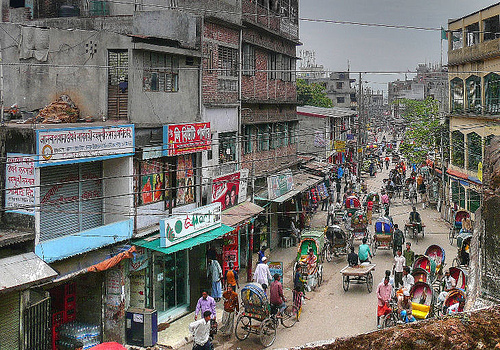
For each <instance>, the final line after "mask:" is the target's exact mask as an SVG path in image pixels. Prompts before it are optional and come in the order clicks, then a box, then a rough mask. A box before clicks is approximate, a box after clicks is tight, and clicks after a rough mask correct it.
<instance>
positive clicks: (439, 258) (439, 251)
mask: <svg viewBox="0 0 500 350" xmlns="http://www.w3.org/2000/svg"><path fill="white" fill-rule="evenodd" d="M424 255H426V256H428V257H429V258H431V259H432V260H434V262H435V263H436V274H437V275H441V274H443V269H444V265H445V260H446V254H445V251H444V249H443V248H441V247H440V246H438V245H437V244H433V245H431V246H429V247H428V248H427V249H426V251H425V253H424Z"/></svg>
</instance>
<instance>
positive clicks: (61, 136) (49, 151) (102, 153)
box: [36, 125, 135, 166]
mask: <svg viewBox="0 0 500 350" xmlns="http://www.w3.org/2000/svg"><path fill="white" fill-rule="evenodd" d="M134 140H135V135H134V126H133V125H118V126H95V127H87V128H67V129H49V130H37V132H36V154H37V155H38V161H37V162H36V165H37V166H49V165H58V164H65V163H75V162H78V161H79V160H80V159H85V160H103V159H109V158H116V157H124V156H128V155H133V154H134V151H135V143H134Z"/></svg>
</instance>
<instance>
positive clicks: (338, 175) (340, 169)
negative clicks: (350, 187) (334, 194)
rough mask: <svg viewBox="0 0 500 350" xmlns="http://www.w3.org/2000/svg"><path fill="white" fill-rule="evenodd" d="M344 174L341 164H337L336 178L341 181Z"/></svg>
mask: <svg viewBox="0 0 500 350" xmlns="http://www.w3.org/2000/svg"><path fill="white" fill-rule="evenodd" d="M343 175H344V169H343V168H342V165H339V168H338V169H337V178H338V180H339V182H340V181H342V176H343Z"/></svg>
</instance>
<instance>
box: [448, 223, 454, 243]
mask: <svg viewBox="0 0 500 350" xmlns="http://www.w3.org/2000/svg"><path fill="white" fill-rule="evenodd" d="M454 236H455V232H454V230H453V227H452V228H450V233H448V239H449V240H450V245H453V240H454V239H455V237H454Z"/></svg>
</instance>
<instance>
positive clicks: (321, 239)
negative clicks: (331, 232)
mask: <svg viewBox="0 0 500 350" xmlns="http://www.w3.org/2000/svg"><path fill="white" fill-rule="evenodd" d="M301 237H302V240H301V241H300V243H299V246H298V248H297V259H296V261H295V264H294V265H293V276H295V272H296V271H297V269H300V274H301V275H302V278H303V279H304V280H306V281H307V286H308V287H309V288H312V289H314V288H316V287H319V286H320V285H321V283H322V282H323V265H322V264H321V263H322V262H323V257H324V256H325V251H324V249H325V232H324V231H306V232H303V233H302V236H301ZM309 250H312V251H313V254H314V256H315V257H316V259H315V260H316V268H314V271H311V270H310V266H308V255H309V254H308V253H309Z"/></svg>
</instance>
